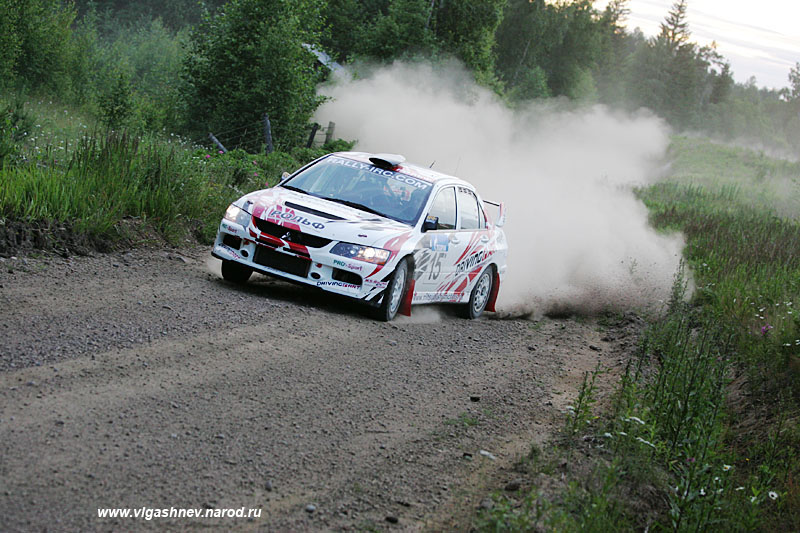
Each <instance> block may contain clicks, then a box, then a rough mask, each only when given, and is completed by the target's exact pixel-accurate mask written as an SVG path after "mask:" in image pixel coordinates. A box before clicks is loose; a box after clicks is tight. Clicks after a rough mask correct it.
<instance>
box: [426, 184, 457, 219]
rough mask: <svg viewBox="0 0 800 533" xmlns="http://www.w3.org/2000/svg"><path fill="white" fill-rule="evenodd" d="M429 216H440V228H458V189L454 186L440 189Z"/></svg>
mask: <svg viewBox="0 0 800 533" xmlns="http://www.w3.org/2000/svg"><path fill="white" fill-rule="evenodd" d="M428 216H434V217H439V229H456V190H455V189H454V188H453V187H448V188H447V189H442V190H441V191H439V194H437V195H436V198H435V199H434V200H433V204H431V210H430V211H428Z"/></svg>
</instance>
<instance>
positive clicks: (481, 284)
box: [462, 266, 494, 319]
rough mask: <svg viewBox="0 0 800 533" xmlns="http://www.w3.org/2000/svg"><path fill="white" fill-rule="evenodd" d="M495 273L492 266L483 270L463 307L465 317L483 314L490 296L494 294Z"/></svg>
mask: <svg viewBox="0 0 800 533" xmlns="http://www.w3.org/2000/svg"><path fill="white" fill-rule="evenodd" d="M493 273H494V271H493V270H492V267H491V266H490V267H489V268H487V269H485V270H484V271H483V272H481V276H480V277H479V278H478V282H477V283H475V287H473V289H472V293H471V294H470V295H469V303H468V304H466V305H465V306H464V307H463V308H462V314H463V315H464V318H469V319H474V318H478V317H479V316H481V315H482V314H483V310H484V309H486V304H487V303H489V296H491V294H492V284H493V283H494V276H493V275H492V274H493Z"/></svg>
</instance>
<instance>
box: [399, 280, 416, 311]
mask: <svg viewBox="0 0 800 533" xmlns="http://www.w3.org/2000/svg"><path fill="white" fill-rule="evenodd" d="M416 282H417V280H415V279H412V280H411V282H410V283H409V284H408V289H406V294H405V296H404V297H403V301H402V302H400V309H398V310H397V312H398V313H400V314H401V315H406V316H411V300H412V299H413V298H414V284H416Z"/></svg>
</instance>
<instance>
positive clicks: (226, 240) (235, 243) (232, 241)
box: [222, 233, 242, 250]
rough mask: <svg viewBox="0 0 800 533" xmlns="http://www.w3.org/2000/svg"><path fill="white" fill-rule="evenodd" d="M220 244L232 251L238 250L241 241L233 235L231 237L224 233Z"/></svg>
mask: <svg viewBox="0 0 800 533" xmlns="http://www.w3.org/2000/svg"><path fill="white" fill-rule="evenodd" d="M222 243H223V244H227V245H228V246H230V247H231V248H233V249H234V250H238V249H239V247H240V246H241V245H242V239H240V238H239V237H236V236H234V235H231V234H230V233H226V234H225V235H223V236H222Z"/></svg>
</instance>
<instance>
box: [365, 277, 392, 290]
mask: <svg viewBox="0 0 800 533" xmlns="http://www.w3.org/2000/svg"><path fill="white" fill-rule="evenodd" d="M364 285H372V286H373V287H376V288H378V289H385V288H386V287H387V286H388V285H389V282H388V281H378V280H373V279H369V278H367V279H365V280H364Z"/></svg>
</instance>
